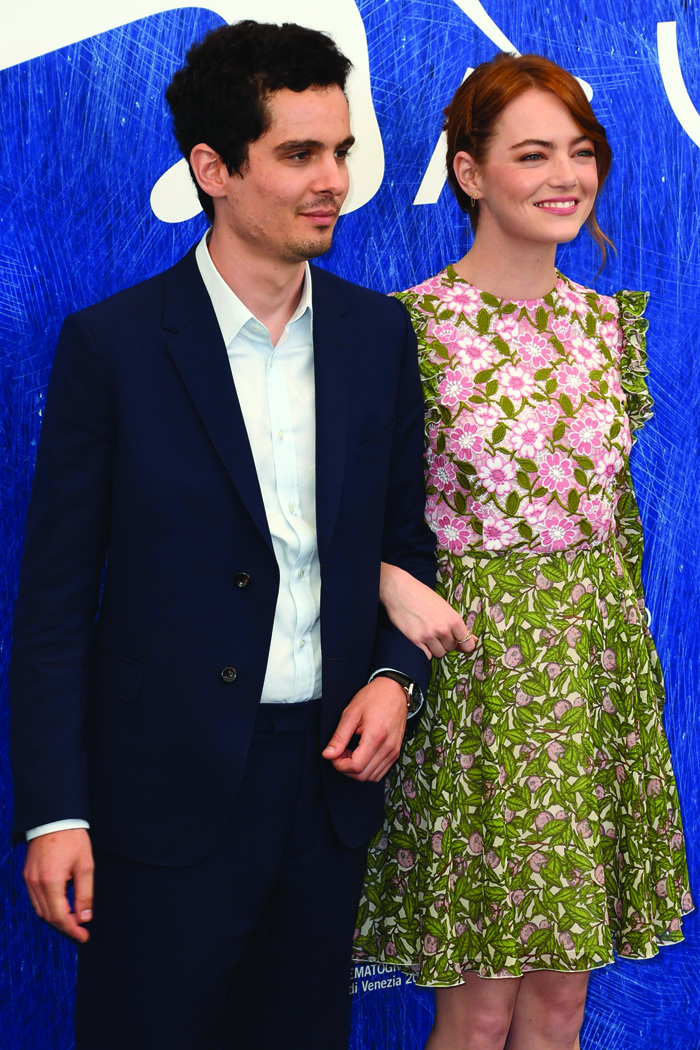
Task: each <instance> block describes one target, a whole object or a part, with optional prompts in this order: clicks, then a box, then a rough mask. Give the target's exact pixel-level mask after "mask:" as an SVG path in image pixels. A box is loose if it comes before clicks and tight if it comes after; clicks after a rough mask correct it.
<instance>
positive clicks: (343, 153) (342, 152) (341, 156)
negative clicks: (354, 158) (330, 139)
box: [335, 146, 350, 160]
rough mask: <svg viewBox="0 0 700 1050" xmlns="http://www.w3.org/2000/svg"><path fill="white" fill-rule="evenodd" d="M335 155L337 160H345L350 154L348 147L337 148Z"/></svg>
mask: <svg viewBox="0 0 700 1050" xmlns="http://www.w3.org/2000/svg"><path fill="white" fill-rule="evenodd" d="M335 155H336V157H337V158H338V160H347V158H348V157H349V156H350V147H349V146H345V147H343V149H337V150H336V151H335Z"/></svg>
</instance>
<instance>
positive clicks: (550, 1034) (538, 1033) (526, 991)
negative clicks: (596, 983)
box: [506, 970, 588, 1050]
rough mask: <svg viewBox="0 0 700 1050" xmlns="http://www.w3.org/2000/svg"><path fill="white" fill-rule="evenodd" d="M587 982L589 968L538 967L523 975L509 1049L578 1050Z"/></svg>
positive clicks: (512, 1023)
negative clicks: (562, 970) (569, 970)
mask: <svg viewBox="0 0 700 1050" xmlns="http://www.w3.org/2000/svg"><path fill="white" fill-rule="evenodd" d="M587 985H588V971H587V970H586V971H583V972H581V973H557V972H555V971H553V970H536V971H534V972H532V973H528V974H526V975H525V976H524V977H522V978H521V979H520V988H519V990H518V998H517V1001H516V1003H515V1009H514V1011H513V1019H512V1021H511V1025H510V1031H509V1033H508V1041H507V1043H506V1048H507V1050H576V1048H577V1047H578V1033H579V1029H580V1027H581V1022H582V1021H583V1008H584V1006H585V1004H586V988H587Z"/></svg>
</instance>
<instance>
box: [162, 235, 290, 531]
mask: <svg viewBox="0 0 700 1050" xmlns="http://www.w3.org/2000/svg"><path fill="white" fill-rule="evenodd" d="M163 327H164V328H165V329H166V330H168V331H169V332H171V333H172V334H171V335H170V338H169V339H168V341H167V345H168V350H169V351H170V355H171V357H172V358H173V361H174V362H175V365H176V367H177V369H178V371H179V373H180V375H181V377H182V380H183V382H184V384H185V386H186V387H187V390H188V392H189V395H190V397H191V398H192V401H193V402H194V405H195V408H196V409H197V412H198V413H199V415H200V417H201V420H202V423H203V424H204V426H205V428H206V431H207V434H208V435H209V437H210V439H211V441H212V444H213V445H214V448H215V449H216V451H217V452H218V454H219V456H220V457H221V460H222V461H223V464H224V466H225V468H226V470H227V471H228V473H229V475H230V477H231V480H232V482H233V484H234V485H235V487H236V489H237V491H238V494H239V496H240V497H241V499H242V500H243V503H244V504H245V506H246V508H247V510H248V513H249V514H250V516H251V517H252V518H253V520H254V522H255V524H256V525H257V527H258V529H259V530H260V532H261V533H262V535H263V537H264V538H265V540H266V542H267V543H268V545H269V546H270V547H272V541H271V539H270V530H269V528H268V525H267V518H266V516H265V508H264V506H263V501H262V495H261V492H260V485H259V483H258V477H257V473H256V470H255V463H254V462H253V454H252V452H251V450H250V442H249V440H248V433H247V431H246V428H245V423H244V422H243V414H242V412H241V406H240V404H239V402H238V397H237V395H236V388H235V386H234V382H233V377H232V375H231V368H230V365H229V361H228V356H227V353H226V347H225V346H224V341H223V339H222V336H221V330H220V328H219V325H218V322H217V320H216V315H215V313H214V308H213V306H212V305H211V300H210V299H209V296H208V294H207V291H206V288H205V287H204V283H203V281H202V279H201V277H200V274H199V268H198V266H197V261H196V259H195V255H194V249H192V251H190V252H189V253H188V254H187V255H186V256H185V258H184V259H183V260H182V261H181V262H180V263H178V264H177V265H176V266H175V267H173V269H172V270H171V271H170V272H169V274H168V275H167V280H166V302H165V312H164V318H163Z"/></svg>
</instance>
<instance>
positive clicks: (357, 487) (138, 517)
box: [11, 251, 434, 865]
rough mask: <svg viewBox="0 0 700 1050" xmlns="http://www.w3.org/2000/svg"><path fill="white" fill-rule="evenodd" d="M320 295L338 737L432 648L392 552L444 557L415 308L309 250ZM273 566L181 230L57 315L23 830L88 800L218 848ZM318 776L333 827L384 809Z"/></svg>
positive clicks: (368, 789) (37, 561)
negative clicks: (377, 689) (369, 695)
mask: <svg viewBox="0 0 700 1050" xmlns="http://www.w3.org/2000/svg"><path fill="white" fill-rule="evenodd" d="M313 310H314V322H313V323H314V359H315V375H316V433H317V452H316V464H317V475H316V501H317V532H318V550H319V558H320V562H321V574H322V575H321V581H322V583H321V586H322V593H321V638H322V650H323V703H322V742H323V744H325V743H326V742H327V740H328V739H329V738H330V736H331V734H332V732H333V730H334V729H335V727H336V725H337V722H338V720H339V718H340V715H341V712H342V710H343V708H344V707H345V706H346V704H347V703H348V701H349V700H350V699H351V698H352V696H353V695H354V694H355V693H356V692H357V691H358V690H359V689H360V688H361V687H362V686H363V685H365V683H366V682H367V679H368V676H369V674H370V673H371V672H372V671H373V670H375V669H378V668H380V667H394V668H399V669H401V670H403V671H405V672H406V673H407V674H409V675H411V676H412V677H414V678H415V679H417V680H418V681H419V682H420V683H421V684H422V685H423V687H425V685H426V678H427V672H428V662H427V660H426V659H425V658H424V656H423V654H422V653H421V652H420V650H419V649H418V648H417V647H416V646H414V645H412V644H411V643H410V642H408V641H407V640H406V639H405V638H404V637H403V635H401V634H399V633H398V632H397V631H395V630H394V629H393V628H391V626H390V625H389V624H388V622H387V621H386V620H384V622H382V620H381V617H380V615H379V608H378V600H377V596H378V586H379V564H380V561H381V560H382V559H383V560H386V561H390V562H393V563H395V564H397V565H400V566H402V567H403V568H405V569H407V570H409V571H410V572H412V573H413V574H414V575H415V576H417V577H418V578H419V579H422V580H423V581H424V582H426V583H429V584H432V581H433V578H434V576H433V572H434V563H433V541H432V536H431V533H430V532H429V530H428V529H427V528H426V526H425V524H424V521H423V510H424V495H423V476H422V443H423V406H422V397H421V390H420V381H419V376H418V369H417V358H416V344H415V338H414V335H413V332H412V330H411V326H410V322H409V319H408V315H407V313H406V311H405V309H404V307H403V306H402V305H401V304H400V303H399V302H397V301H396V300H393V299H389V298H386V297H384V296H381V295H378V294H376V293H374V292H370V291H368V290H366V289H363V288H360V287H358V286H356V285H353V284H350V283H348V282H346V281H343V280H341V279H339V278H337V277H334V276H332V275H330V274H328V273H326V272H324V271H323V270H319V269H314V271H313ZM105 564H106V571H105ZM103 571H104V584H103V587H102V590H101V583H102V577H103ZM239 573H246V574H247V575H248V576H249V577H250V582H249V583H248V585H247V586H245V587H240V586H238V585H237V582H236V577H237V575H238V574H239ZM239 581H240V577H239ZM278 585H279V574H278V568H277V563H276V560H275V557H274V553H273V550H272V544H271V540H270V535H269V530H268V527H267V522H266V518H265V513H264V509H263V502H262V497H261V493H260V489H259V486H258V482H257V476H256V472H255V467H254V463H253V458H252V454H251V450H250V446H249V442H248V437H247V434H246V430H245V426H244V423H243V418H242V415H241V411H240V407H239V404H238V400H237V397H236V392H235V387H234V384H233V380H232V377H231V372H230V368H229V363H228V358H227V354H226V349H225V346H224V343H223V339H222V337H221V332H220V330H219V327H218V324H217V321H216V317H215V314H214V310H213V308H212V305H211V302H210V300H209V297H208V295H207V292H206V290H205V288H204V285H203V283H202V280H201V277H200V275H199V271H198V268H197V264H196V261H195V257H194V251H191V252H190V253H189V254H188V255H187V256H186V257H185V258H184V259H183V260H181V261H180V262H179V263H178V264H177V265H175V266H174V267H173V268H172V269H170V270H167V271H165V272H164V273H162V274H159V275H158V276H156V277H154V278H152V279H151V280H149V281H146V282H144V283H142V284H139V285H137V286H135V287H133V288H130V289H128V290H127V291H124V292H122V293H120V294H118V295H116V296H113V297H111V298H109V299H107V300H105V301H104V302H101V303H98V304H97V305H96V306H93V307H90V308H88V309H86V310H83V311H81V312H79V313H76V314H74V315H72V316H70V317H68V319H67V320H66V322H65V324H64V327H63V330H62V333H61V338H60V341H59V345H58V348H57V351H56V358H55V362H54V367H53V371H52V375H51V382H50V385H49V393H48V397H47V403H46V411H45V417H44V421H43V427H42V434H41V440H40V444H39V450H38V457H37V467H36V476H35V483H34V489H33V493H32V498H31V503H30V510H29V516H28V523H27V533H26V543H25V555H24V560H23V565H22V572H21V578H20V591H19V597H18V602H17V607H16V614H15V630H14V648H13V657H12V664H11V700H12V751H11V753H12V763H13V776H14V782H15V796H16V809H15V834H16V835H21V834H22V833H23V832H24V831H25V830H26V829H27V828H30V827H34V826H37V825H40V824H44V823H48V822H51V821H54V820H60V819H63V818H67V817H72V818H76V817H80V818H85V819H87V820H89V821H90V824H91V834H92V837H93V840H94V841H95V842H96V844H97V845H98V846H101V847H103V848H105V849H109V850H111V851H113V852H116V853H121V854H123V855H125V856H130V857H133V858H136V859H141V860H145V861H149V862H153V863H160V864H175V865H178V864H188V863H192V862H194V861H196V860H198V859H200V858H201V857H203V856H205V855H206V854H207V853H208V852H209V851H210V850H211V849H212V848H213V846H214V844H215V842H216V840H217V837H218V836H219V835H220V834H221V833H222V831H223V829H224V828H225V826H226V823H227V821H228V818H229V815H230V813H231V809H232V806H233V803H234V800H235V795H236V789H237V786H238V782H239V779H240V776H241V772H242V769H243V766H244V763H245V759H246V752H247V749H248V744H249V741H250V736H251V732H252V729H253V724H254V721H255V717H256V712H257V708H258V704H259V700H260V693H261V688H262V684H263V679H264V675H265V668H266V662H267V654H268V650H269V643H270V636H271V631H272V622H273V616H274V611H275V603H276V596H277V591H278ZM224 668H234V669H235V672H236V674H235V679H234V680H233V681H228V682H227V681H225V680H224V678H222V674H221V672H222V670H223V669H224ZM227 677H229V678H230V677H231V675H230V674H229V675H228V676H227ZM325 777H326V792H327V798H328V802H329V805H330V809H331V813H332V815H333V818H334V821H335V824H336V827H337V829H338V831H339V833H340V835H341V837H342V838H343V839H344V840H345V842H346V843H347V844H348V845H355V844H359V843H360V842H362V841H364V840H365V839H367V838H368V837H369V836H370V835H371V833H372V832H373V831H374V829H375V827H376V826H377V825H378V823H379V821H380V818H381V806H382V786H381V784H361V783H357V782H355V781H353V780H350V779H348V778H347V777H344V776H342V775H340V774H338V773H336V771H335V770H334V769H333V768H332V766H331V765H330V764H327V768H326V769H325Z"/></svg>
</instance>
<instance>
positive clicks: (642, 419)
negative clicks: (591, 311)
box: [615, 290, 654, 435]
mask: <svg viewBox="0 0 700 1050" xmlns="http://www.w3.org/2000/svg"><path fill="white" fill-rule="evenodd" d="M615 299H616V300H617V305H618V307H619V310H620V329H621V331H622V347H621V350H620V382H621V384H622V389H623V390H624V391H625V393H626V394H627V415H628V416H629V421H630V429H631V430H632V433H633V435H634V431H635V430H641V428H642V427H643V426H644V424H645V423H646V422H647V420H649V419H651V417H652V416H653V415H654V399H653V398H652V396H651V394H650V393H649V390H648V388H647V382H646V378H647V376H648V375H649V369H648V368H647V364H646V362H647V349H646V331H647V328H648V327H649V322H648V321H647V319H646V317H644V311H645V310H646V305H647V302H648V300H649V293H648V292H630V291H626V290H623V291H620V292H616V293H615Z"/></svg>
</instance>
